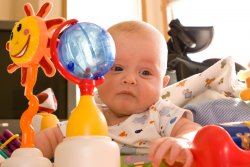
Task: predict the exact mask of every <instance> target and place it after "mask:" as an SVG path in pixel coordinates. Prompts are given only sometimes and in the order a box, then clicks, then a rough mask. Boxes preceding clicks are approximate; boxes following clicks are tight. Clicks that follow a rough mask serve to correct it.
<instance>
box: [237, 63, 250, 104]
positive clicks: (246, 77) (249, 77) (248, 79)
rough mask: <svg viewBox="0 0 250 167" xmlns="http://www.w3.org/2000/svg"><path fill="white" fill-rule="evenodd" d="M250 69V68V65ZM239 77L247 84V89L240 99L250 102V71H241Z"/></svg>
mask: <svg viewBox="0 0 250 167" xmlns="http://www.w3.org/2000/svg"><path fill="white" fill-rule="evenodd" d="M248 67H249V68H250V63H249V64H248ZM237 76H238V78H239V80H241V81H245V83H246V88H245V89H243V90H242V91H241V92H240V98H241V99H242V100H244V101H246V100H250V70H240V71H239V72H238V74H237Z"/></svg>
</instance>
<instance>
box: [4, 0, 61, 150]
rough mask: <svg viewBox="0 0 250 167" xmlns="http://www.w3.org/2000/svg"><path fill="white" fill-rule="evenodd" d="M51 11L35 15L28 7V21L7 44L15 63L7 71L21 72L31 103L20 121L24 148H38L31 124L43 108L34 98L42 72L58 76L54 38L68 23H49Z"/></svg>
mask: <svg viewBox="0 0 250 167" xmlns="http://www.w3.org/2000/svg"><path fill="white" fill-rule="evenodd" d="M51 8H52V4H51V3H49V2H47V3H44V4H43V5H42V7H41V8H40V10H39V11H38V13H37V14H35V13H34V10H33V8H32V6H31V4H30V3H26V4H25V5H24V11H25V14H26V17H24V18H23V19H22V20H20V21H19V22H17V23H16V24H15V25H14V27H13V29H12V33H11V36H10V40H9V41H8V42H7V43H6V49H7V50H8V51H9V54H10V58H11V60H12V61H13V64H10V65H9V66H8V67H7V71H8V72H9V73H13V72H15V71H16V70H17V69H19V68H21V85H22V86H23V87H24V88H25V90H24V95H25V96H26V98H27V99H28V101H29V107H28V109H27V110H26V111H24V112H23V114H22V116H21V120H20V127H21V130H22V145H21V147H34V130H33V128H32V127H31V121H32V117H33V116H34V115H35V114H36V113H37V111H38V105H39V102H38V99H37V97H36V96H35V95H33V88H34V86H35V84H36V80H37V73H38V68H39V67H41V68H42V69H43V71H44V73H45V74H46V76H48V77H52V76H54V74H55V72H56V69H55V67H54V65H53V63H52V61H51V56H50V48H49V45H50V36H51V35H52V34H51V33H52V32H53V30H54V29H55V28H57V27H58V25H60V24H61V23H62V22H63V21H64V19H63V18H55V19H49V20H46V19H45V18H46V16H47V15H48V14H49V12H50V11H51Z"/></svg>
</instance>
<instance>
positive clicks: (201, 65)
mask: <svg viewBox="0 0 250 167" xmlns="http://www.w3.org/2000/svg"><path fill="white" fill-rule="evenodd" d="M169 27H170V30H169V32H168V34H169V36H170V39H169V40H168V42H167V46H168V71H167V72H168V73H169V71H175V74H176V80H177V81H180V80H182V79H184V78H187V77H189V76H191V75H194V74H197V73H200V72H202V71H204V70H206V69H207V68H208V67H210V66H211V65H213V64H214V63H216V62H217V61H218V60H220V59H219V58H218V59H214V58H211V59H207V60H205V61H203V62H196V61H193V60H191V59H190V58H189V57H188V54H192V53H197V52H200V51H202V50H204V49H206V48H207V47H208V46H209V45H210V44H211V42H212V39H213V35H214V28H213V26H207V27H187V26H183V25H182V24H181V23H180V21H179V20H178V19H175V20H172V21H171V22H170V24H169ZM235 67H236V71H239V70H244V69H245V68H244V67H243V66H241V65H240V64H238V63H235Z"/></svg>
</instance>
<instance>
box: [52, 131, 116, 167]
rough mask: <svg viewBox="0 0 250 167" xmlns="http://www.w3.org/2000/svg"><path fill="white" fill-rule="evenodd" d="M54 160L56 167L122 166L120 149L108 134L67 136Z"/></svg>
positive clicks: (56, 152)
mask: <svg viewBox="0 0 250 167" xmlns="http://www.w3.org/2000/svg"><path fill="white" fill-rule="evenodd" d="M54 160H55V162H54V167H120V150H119V146H118V145H117V143H115V142H113V141H112V140H111V138H110V137H108V136H73V137H66V138H65V139H64V140H63V142H62V143H60V144H59V145H58V146H57V148H56V150H55V159H54Z"/></svg>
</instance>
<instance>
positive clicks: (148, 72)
mask: <svg viewBox="0 0 250 167" xmlns="http://www.w3.org/2000/svg"><path fill="white" fill-rule="evenodd" d="M140 74H141V75H143V76H149V75H152V73H151V72H150V71H148V70H142V71H140Z"/></svg>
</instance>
